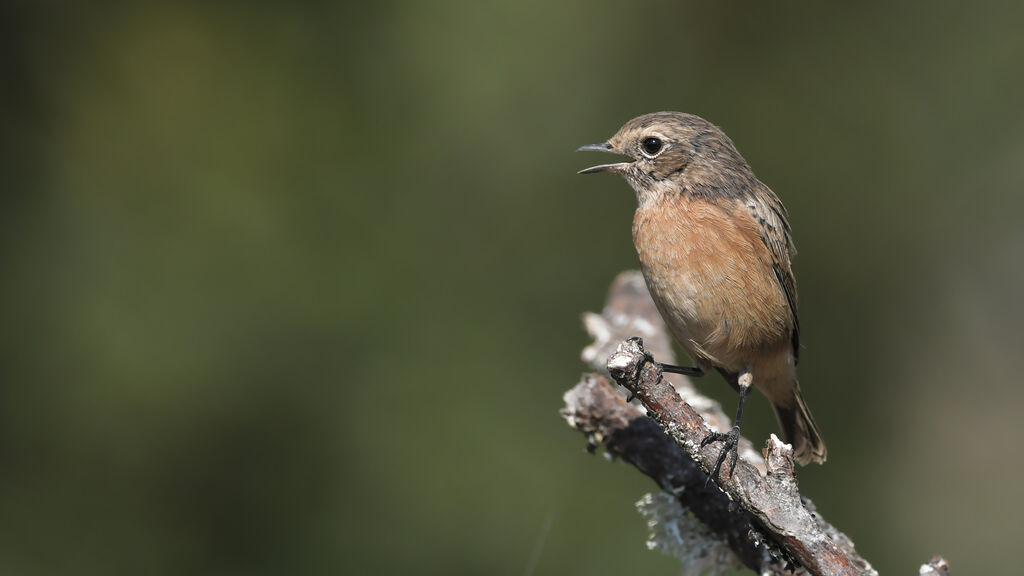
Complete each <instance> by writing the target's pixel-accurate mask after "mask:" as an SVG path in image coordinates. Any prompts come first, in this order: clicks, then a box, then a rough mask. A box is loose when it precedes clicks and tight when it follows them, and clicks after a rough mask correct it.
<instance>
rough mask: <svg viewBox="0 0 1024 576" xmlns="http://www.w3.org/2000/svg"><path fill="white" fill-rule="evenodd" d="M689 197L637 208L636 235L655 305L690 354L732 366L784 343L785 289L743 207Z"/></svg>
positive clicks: (787, 321)
mask: <svg viewBox="0 0 1024 576" xmlns="http://www.w3.org/2000/svg"><path fill="white" fill-rule="evenodd" d="M732 206H733V205H732V204H731V201H729V200H726V201H724V204H719V203H715V202H709V201H705V200H694V199H691V198H689V197H685V196H684V197H681V198H680V197H677V198H674V199H672V200H666V201H664V202H658V203H650V204H646V205H643V206H641V207H640V208H638V209H637V212H636V215H635V217H634V219H633V242H634V244H635V245H636V251H637V255H638V256H639V257H640V264H641V267H642V269H643V273H644V276H645V277H646V279H647V285H648V287H649V288H650V290H651V295H652V296H653V297H654V300H655V303H656V304H657V305H658V309H659V310H660V311H661V314H662V316H663V317H664V318H665V321H666V322H667V323H668V325H669V327H670V328H671V330H672V332H673V334H675V336H676V338H677V339H678V340H679V342H680V344H682V345H683V347H684V348H685V349H686V350H687V352H688V353H689V354H690V355H691V356H693V357H694V358H695V359H701V358H703V359H705V360H707V361H709V362H711V364H713V365H716V366H719V367H722V368H725V369H727V370H730V371H739V370H741V369H742V368H743V366H745V365H749V364H751V363H754V362H757V360H758V358H759V357H762V356H764V355H766V354H769V355H777V354H778V353H779V352H781V351H782V350H783V349H784V348H785V347H787V346H789V342H790V335H791V333H792V329H793V326H792V320H791V316H790V312H789V304H788V302H787V301H786V296H785V293H784V292H783V290H782V288H781V286H780V285H779V283H778V281H777V280H776V278H775V275H774V273H773V272H772V258H771V254H770V252H769V251H768V249H767V247H765V245H764V244H763V243H762V242H761V239H760V236H759V229H758V225H757V223H756V222H755V221H754V220H753V219H752V218H751V217H750V215H749V213H748V212H747V211H746V210H742V209H739V207H740V206H739V205H738V204H737V205H736V208H737V209H732Z"/></svg>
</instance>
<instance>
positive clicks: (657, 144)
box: [640, 137, 662, 156]
mask: <svg viewBox="0 0 1024 576" xmlns="http://www.w3.org/2000/svg"><path fill="white" fill-rule="evenodd" d="M640 146H641V147H642V148H643V149H644V152H646V153H647V155H648V156H654V155H655V154H657V153H658V152H661V147H662V144H661V140H660V139H658V138H654V137H651V138H644V141H643V142H641V143H640Z"/></svg>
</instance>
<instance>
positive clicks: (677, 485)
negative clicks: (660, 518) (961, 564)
mask: <svg viewBox="0 0 1024 576" xmlns="http://www.w3.org/2000/svg"><path fill="white" fill-rule="evenodd" d="M642 282H643V281H642V279H641V278H640V277H639V274H637V273H625V274H623V275H620V277H619V278H618V279H616V282H615V283H614V284H613V286H612V290H611V293H610V295H609V301H608V304H607V306H606V308H605V311H604V314H603V315H602V316H597V315H588V316H586V317H585V322H586V324H587V328H588V330H589V331H590V332H591V333H592V334H594V335H595V337H596V340H597V341H596V342H595V344H593V345H592V346H590V347H588V348H587V351H585V352H584V357H585V359H588V360H590V361H591V362H595V363H596V360H597V356H598V355H599V354H600V352H598V350H603V351H607V350H608V349H609V344H610V342H609V341H610V340H612V339H613V338H617V337H621V336H623V332H624V331H628V330H633V329H636V328H637V327H640V328H644V330H642V331H640V332H641V333H643V335H644V337H645V338H648V339H649V341H650V342H652V348H653V349H655V350H657V351H658V354H660V355H661V358H659V359H664V361H671V356H670V355H669V354H670V348H669V347H668V344H667V343H668V338H667V336H666V333H665V330H664V325H663V324H662V322H661V319H660V317H658V315H657V311H656V309H654V306H653V303H650V296H649V295H648V294H647V291H646V287H645V286H644V285H643V283H642ZM645 352H646V350H645V349H644V341H642V340H641V339H640V338H628V339H626V340H625V341H624V342H621V343H620V344H618V346H617V347H616V350H615V352H614V353H613V354H611V356H610V357H609V358H608V360H607V364H606V366H607V370H608V373H609V374H610V375H611V376H612V378H614V379H615V380H616V381H617V382H618V383H619V384H620V385H622V386H624V387H625V388H627V389H628V390H630V391H631V392H632V393H633V394H635V395H636V396H637V398H638V399H639V401H640V402H641V403H642V404H643V407H644V408H645V409H646V411H647V415H648V416H650V419H645V418H641V417H640V415H641V413H642V412H641V411H640V409H639V408H638V407H634V406H630V405H627V404H626V403H625V401H624V400H623V399H622V398H621V397H620V396H619V395H617V394H616V393H615V392H614V391H613V390H612V388H611V386H610V385H609V384H608V383H607V381H605V380H604V379H603V378H601V377H600V376H598V375H592V376H585V377H584V380H583V382H581V383H580V384H579V385H577V386H576V387H575V388H573V389H572V390H571V391H570V392H568V393H567V394H566V398H565V399H566V408H565V409H564V410H563V415H564V416H565V417H566V419H567V420H568V421H569V423H570V424H571V425H572V426H574V427H576V428H577V429H579V430H580V431H581V432H583V433H584V434H586V435H587V437H588V440H589V441H590V445H591V446H592V447H593V446H596V445H597V444H604V445H605V447H606V449H607V450H608V451H609V453H611V454H612V455H614V456H617V457H620V458H622V459H623V460H625V461H626V462H629V463H631V464H633V465H634V466H636V467H637V468H638V469H640V470H641V471H642V472H644V473H645V474H647V475H648V476H651V477H652V478H653V479H654V480H655V481H656V482H657V483H658V484H659V485H660V486H661V487H662V488H663V489H665V490H666V491H667V492H669V493H671V494H673V495H674V496H676V498H677V500H678V501H679V502H680V503H681V504H682V505H683V506H684V507H686V508H687V509H688V510H690V511H691V512H692V513H693V514H694V515H695V516H696V517H697V518H699V519H700V520H701V521H703V522H704V523H705V524H707V525H708V526H709V527H710V528H711V529H712V530H713V531H714V532H715V533H716V534H718V535H720V536H721V537H722V538H723V539H724V540H725V541H727V542H728V544H729V546H730V547H731V548H732V549H733V551H734V552H735V553H736V555H737V556H738V557H739V558H740V560H741V561H742V562H743V563H744V564H745V565H747V566H748V567H749V568H751V569H753V570H755V571H756V572H758V573H761V574H793V573H804V571H806V572H807V573H810V574H815V575H833V574H836V575H850V576H866V575H877V572H875V570H874V569H873V568H872V567H871V565H870V564H869V563H868V562H867V561H865V560H864V559H863V558H861V557H860V556H859V555H857V553H856V551H855V550H854V546H853V543H852V542H851V541H850V540H849V538H847V537H846V536H845V535H844V534H842V533H841V532H839V531H838V530H836V529H835V528H834V527H833V526H831V525H830V524H828V523H827V522H825V520H824V519H823V518H822V517H821V516H820V515H819V514H817V513H816V511H815V509H814V505H813V504H812V503H811V502H810V501H809V500H807V499H802V498H801V496H800V493H799V490H798V486H797V482H796V478H795V476H794V473H793V460H792V449H791V447H790V446H789V445H788V444H784V443H783V442H781V441H780V440H779V439H778V438H776V437H775V436H774V435H772V437H771V439H769V441H768V443H767V445H766V447H765V449H764V459H761V458H760V457H756V458H751V457H750V454H749V452H751V451H750V450H742V449H741V455H742V459H741V461H740V462H738V463H737V466H736V469H735V472H734V474H733V475H732V476H731V477H729V476H728V475H727V474H725V473H724V472H723V474H721V475H720V477H719V478H716V479H715V480H716V481H717V482H718V485H719V486H720V488H721V490H722V491H718V490H717V489H715V488H714V487H712V488H711V489H704V488H703V482H704V479H705V478H706V473H707V471H708V470H710V469H711V467H712V466H713V464H714V462H715V460H716V458H717V456H718V453H719V450H720V449H721V448H720V447H719V446H717V445H709V446H707V447H704V448H702V447H701V446H700V442H701V440H702V439H703V438H704V437H705V436H706V435H707V434H708V432H709V431H710V428H709V426H708V422H709V421H710V422H711V423H713V424H714V425H715V426H716V427H718V428H719V429H727V427H728V425H729V422H728V419H727V418H725V416H724V415H723V414H721V410H720V409H719V407H718V406H717V404H716V403H714V402H712V401H710V400H708V399H706V398H705V397H703V396H701V395H700V394H699V393H698V392H697V391H696V390H695V389H694V388H693V386H692V385H690V383H689V382H687V381H685V380H682V381H681V382H677V384H676V388H673V386H672V384H671V383H670V382H668V381H667V380H666V379H664V378H663V374H662V373H661V371H660V369H659V368H658V367H657V366H656V365H654V364H652V363H651V362H649V361H648V359H647V356H646V354H645ZM588 355H589V358H588ZM677 389H678V392H677ZM697 407H699V409H695V408H697ZM652 421H653V422H654V423H656V424H657V425H658V428H657V429H656V428H655V427H653V426H651V425H650V424H648V422H652ZM670 441H671V444H670V443H669V442H670ZM747 445H748V446H749V442H748V443H747ZM741 446H742V444H741ZM724 468H725V467H724ZM926 570H929V571H928V572H926ZM921 573H922V574H936V575H941V576H948V567H947V566H946V564H945V561H944V560H942V559H941V558H938V557H937V558H935V559H933V560H932V561H931V562H930V563H929V564H926V565H923V566H922V567H921Z"/></svg>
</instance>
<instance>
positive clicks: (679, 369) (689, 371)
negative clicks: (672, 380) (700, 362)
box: [644, 350, 708, 378]
mask: <svg viewBox="0 0 1024 576" xmlns="http://www.w3.org/2000/svg"><path fill="white" fill-rule="evenodd" d="M644 356H646V357H647V361H648V362H650V363H651V364H654V365H655V366H657V367H658V368H661V371H662V372H670V373H672V374H682V375H683V376H693V377H694V378H700V377H701V376H703V375H705V374H707V373H708V371H707V370H705V369H704V368H703V367H701V366H676V365H675V364H663V363H661V362H658V361H657V360H655V359H654V356H653V355H652V354H651V353H650V352H648V351H646V350H645V351H644Z"/></svg>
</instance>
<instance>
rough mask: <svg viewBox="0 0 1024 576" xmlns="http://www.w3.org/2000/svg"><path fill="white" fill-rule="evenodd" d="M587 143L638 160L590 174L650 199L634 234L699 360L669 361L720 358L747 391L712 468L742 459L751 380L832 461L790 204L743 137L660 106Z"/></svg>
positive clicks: (675, 323)
mask: <svg viewBox="0 0 1024 576" xmlns="http://www.w3.org/2000/svg"><path fill="white" fill-rule="evenodd" d="M579 150H581V151H586V150H594V151H601V152H612V153H616V154H621V155H624V156H629V157H630V158H631V160H630V161H627V162H619V163H616V164H602V165H600V166H594V167H592V168H587V169H586V170H581V171H580V174H593V173H596V172H614V173H616V174H621V175H622V176H624V177H625V178H626V180H627V181H628V182H629V184H630V185H631V186H632V187H633V190H635V191H636V197H637V200H638V203H639V206H638V207H637V210H636V214H635V216H634V217H633V243H634V244H635V245H636V253H637V255H638V256H639V257H640V265H641V268H642V270H643V274H644V278H645V279H646V280H647V287H648V288H649V289H650V292H651V296H653V298H654V302H655V304H657V306H658V310H659V311H660V312H661V315H662V317H663V318H664V319H665V322H666V323H667V324H668V326H669V329H670V330H671V331H672V334H673V335H674V336H675V337H676V339H677V340H678V341H679V343H680V344H681V345H682V347H683V349H684V350H685V351H686V353H687V354H689V356H690V357H691V358H692V359H693V361H694V363H695V366H694V367H692V368H689V367H680V366H671V365H667V364H664V365H662V367H663V369H664V370H665V371H666V372H676V373H679V374H685V375H688V376H703V375H704V374H706V373H707V372H708V371H709V370H710V369H711V368H715V369H716V370H718V372H720V373H721V374H722V376H723V377H724V378H725V379H726V381H728V382H729V384H730V385H732V387H733V388H735V389H736V390H737V391H738V392H739V396H740V399H739V406H738V408H737V410H736V425H735V426H734V427H733V429H732V430H730V431H729V432H728V433H724V434H722V433H713V434H709V435H708V436H707V437H706V438H705V440H704V444H705V445H706V444H708V443H711V442H716V441H719V440H722V441H724V442H725V444H724V446H723V450H722V452H721V454H720V456H719V458H718V461H717V463H716V465H715V467H714V469H713V470H712V473H711V475H712V476H714V475H716V474H717V473H718V471H719V469H720V468H721V466H722V462H723V461H724V459H725V458H726V457H727V456H728V455H729V453H732V454H733V461H732V467H730V472H729V473H730V475H731V474H732V469H733V468H735V466H736V460H737V458H738V454H737V453H736V451H737V442H738V440H739V432H740V421H741V419H742V416H743V401H744V399H745V398H746V395H747V392H748V391H749V390H750V387H751V386H754V387H756V388H757V389H758V390H760V391H761V392H762V393H763V394H764V395H765V396H766V397H767V398H768V400H769V401H770V402H771V403H772V406H774V407H775V413H776V415H777V416H778V419H779V423H780V424H781V426H782V430H783V433H784V434H785V436H786V441H787V442H789V443H791V444H792V445H793V455H794V458H795V459H796V461H797V462H799V463H800V464H807V463H808V462H819V463H821V462H824V461H825V456H826V451H825V443H824V441H822V439H821V433H820V432H819V431H818V427H817V425H815V423H814V419H813V418H812V417H811V413H810V411H809V410H808V408H807V404H806V403H805V402H804V399H803V396H802V395H801V393H800V384H799V383H798V382H797V378H796V365H797V360H798V358H799V354H800V322H799V320H798V319H797V306H796V282H795V280H794V279H793V271H792V269H791V267H790V256H791V255H792V254H794V253H795V249H794V248H793V243H792V240H791V238H790V229H789V223H788V222H787V221H786V216H787V215H786V209H785V208H784V207H783V206H782V202H781V201H780V200H779V198H778V197H777V196H776V195H775V194H774V193H773V192H772V191H771V190H770V189H769V188H768V187H767V186H765V185H764V184H762V183H761V182H760V181H759V180H758V179H757V177H755V176H754V172H753V171H752V170H751V169H750V166H749V165H748V164H747V162H746V160H744V159H743V156H741V155H740V153H739V152H738V151H737V150H736V147H735V146H734V145H733V143H732V141H731V140H729V137H728V136H726V135H725V133H724V132H722V131H721V130H720V129H719V128H718V127H717V126H715V125H714V124H711V123H710V122H708V121H707V120H704V119H703V118H700V117H697V116H694V115H692V114H683V113H680V112H658V113H655V114H647V115H645V116H640V117H639V118H634V119H633V120H630V121H629V122H627V123H626V125H625V126H623V127H622V128H621V129H619V131H618V133H616V134H615V136H612V137H611V138H610V139H609V140H608V141H607V142H604V143H601V144H591V145H588V146H583V147H581V148H580V149H579Z"/></svg>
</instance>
